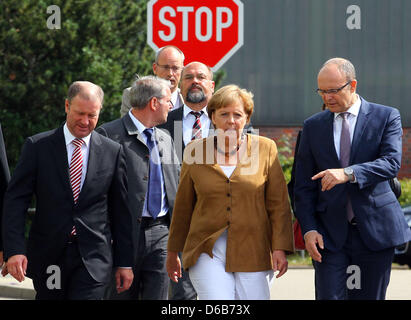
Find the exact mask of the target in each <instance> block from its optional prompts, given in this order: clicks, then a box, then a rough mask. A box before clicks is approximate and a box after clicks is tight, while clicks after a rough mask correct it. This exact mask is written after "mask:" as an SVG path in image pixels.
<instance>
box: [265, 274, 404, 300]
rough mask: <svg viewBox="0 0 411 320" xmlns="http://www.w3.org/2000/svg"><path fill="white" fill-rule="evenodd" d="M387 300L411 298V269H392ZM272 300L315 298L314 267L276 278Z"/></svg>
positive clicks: (273, 284)
mask: <svg viewBox="0 0 411 320" xmlns="http://www.w3.org/2000/svg"><path fill="white" fill-rule="evenodd" d="M386 298H387V300H411V269H408V268H405V267H404V268H398V269H393V270H392V271H391V280H390V284H389V286H388V289H387V296H386ZM271 299H272V300H314V269H312V268H304V269H298V268H297V269H289V270H288V271H287V273H286V274H285V275H283V276H282V277H280V278H278V279H274V281H273V283H272V286H271Z"/></svg>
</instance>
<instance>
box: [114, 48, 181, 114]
mask: <svg viewBox="0 0 411 320" xmlns="http://www.w3.org/2000/svg"><path fill="white" fill-rule="evenodd" d="M183 66H184V53H183V52H182V51H181V50H180V49H179V48H177V47H176V46H172V45H168V46H164V47H162V48H160V49H158V50H157V52H156V57H155V61H154V63H153V73H154V75H156V76H157V77H159V78H162V79H165V80H169V81H170V83H171V87H170V90H171V103H172V108H171V109H170V111H171V110H175V109H177V108H180V107H182V106H183V104H184V100H183V97H182V96H181V93H180V89H179V88H178V84H179V82H180V77H181V70H183ZM130 90H131V87H129V88H126V89H124V90H123V97H122V101H121V108H120V115H121V117H123V116H124V115H125V114H127V113H128V111H129V110H130V109H131V103H130Z"/></svg>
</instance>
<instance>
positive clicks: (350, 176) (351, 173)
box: [344, 167, 354, 181]
mask: <svg viewBox="0 0 411 320" xmlns="http://www.w3.org/2000/svg"><path fill="white" fill-rule="evenodd" d="M344 174H345V175H346V176H347V177H348V181H354V170H353V169H352V168H351V167H347V168H344Z"/></svg>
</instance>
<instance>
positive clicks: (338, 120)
mask: <svg viewBox="0 0 411 320" xmlns="http://www.w3.org/2000/svg"><path fill="white" fill-rule="evenodd" d="M360 106H361V99H360V97H358V95H357V101H355V102H354V104H353V105H352V106H351V107H350V108H349V109H348V110H347V111H346V112H348V125H349V129H350V140H351V143H352V139H353V137H354V129H355V125H356V124H357V118H358V113H359V112H360ZM340 113H341V112H339V113H337V112H336V113H334V146H335V151H336V152H337V156H338V159H340V138H341V128H342V121H343V119H342V117H339V115H340Z"/></svg>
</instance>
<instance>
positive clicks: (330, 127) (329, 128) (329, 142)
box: [320, 111, 341, 167]
mask: <svg viewBox="0 0 411 320" xmlns="http://www.w3.org/2000/svg"><path fill="white" fill-rule="evenodd" d="M326 112H327V114H326V115H325V116H326V121H325V125H324V126H322V133H321V135H320V136H321V137H324V138H325V141H326V148H327V150H328V151H327V152H328V153H329V154H330V155H332V158H333V160H335V161H336V163H337V164H338V166H337V167H340V166H341V165H340V160H339V159H338V155H337V151H336V150H335V143H334V113H332V112H329V111H326Z"/></svg>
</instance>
